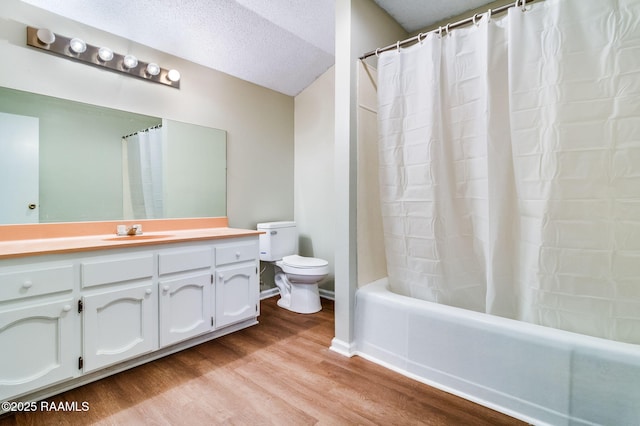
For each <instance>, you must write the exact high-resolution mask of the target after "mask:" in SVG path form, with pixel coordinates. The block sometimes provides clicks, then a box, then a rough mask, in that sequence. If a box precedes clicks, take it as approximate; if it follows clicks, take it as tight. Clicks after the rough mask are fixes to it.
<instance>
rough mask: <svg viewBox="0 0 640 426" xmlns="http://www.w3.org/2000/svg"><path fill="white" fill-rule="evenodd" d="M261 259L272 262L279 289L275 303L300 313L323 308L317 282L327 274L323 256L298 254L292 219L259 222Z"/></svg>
mask: <svg viewBox="0 0 640 426" xmlns="http://www.w3.org/2000/svg"><path fill="white" fill-rule="evenodd" d="M258 230H259V231H262V234H261V235H260V260H262V261H264V262H270V263H272V264H273V265H274V268H275V276H274V282H275V284H276V286H277V287H278V290H279V291H280V300H278V306H280V307H281V308H284V309H288V310H290V311H293V312H297V313H301V314H312V313H315V312H318V311H320V310H321V309H322V306H321V304H320V295H319V292H318V283H319V282H320V281H322V280H323V279H324V278H325V277H326V276H327V275H328V274H329V263H328V262H327V261H326V260H324V259H318V258H315V257H304V256H299V255H297V254H296V253H297V252H298V231H297V228H296V224H295V222H268V223H259V224H258Z"/></svg>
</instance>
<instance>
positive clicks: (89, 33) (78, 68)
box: [0, 0, 294, 228]
mask: <svg viewBox="0 0 640 426" xmlns="http://www.w3.org/2000/svg"><path fill="white" fill-rule="evenodd" d="M27 25H30V26H34V27H44V28H49V29H50V30H52V31H53V32H56V33H58V34H62V35H65V36H76V37H81V38H83V39H84V40H85V41H86V42H87V43H89V44H92V45H108V46H110V47H111V48H112V49H113V50H114V51H116V52H118V53H132V54H134V55H136V56H137V57H138V58H140V59H141V60H144V61H148V62H151V61H155V62H158V63H159V64H161V66H163V67H165V68H176V69H178V70H179V71H180V73H181V74H182V80H181V89H180V90H176V89H173V88H171V87H167V86H163V85H160V84H154V83H150V82H148V81H143V80H140V79H137V78H130V77H127V76H124V75H121V74H118V73H114V72H109V71H107V70H103V69H98V68H95V67H91V66H87V65H85V64H81V63H77V62H73V61H70V60H66V59H64V58H60V57H57V56H54V55H49V54H46V53H44V52H42V51H39V50H36V49H33V48H30V47H27V46H26V26H27ZM0 57H2V66H0V86H4V87H9V88H13V89H18V90H25V91H30V92H35V93H40V94H45V95H50V96H55V97H59V98H65V99H71V100H75V101H79V102H86V103H90V104H95V105H100V106H105V107H110V108H115V109H121V110H125V111H132V112H137V113H140V114H147V115H153V116H158V117H163V118H168V119H171V120H177V121H183V122H187V123H192V124H198V125H202V126H207V127H214V128H220V129H224V130H226V131H227V132H228V135H227V137H228V138H227V167H228V183H227V185H228V187H227V189H228V190H227V194H228V195H227V201H228V204H227V216H228V217H229V222H230V225H231V226H234V227H242V228H254V227H255V225H256V223H258V222H263V221H268V220H273V219H275V218H291V217H293V177H294V173H293V161H294V159H293V106H294V102H293V98H292V97H290V96H286V95H283V94H280V93H277V92H274V91H272V90H269V89H265V88H263V87H259V86H257V85H254V84H251V83H248V82H245V81H243V80H239V79H237V78H234V77H231V76H229V75H227V74H224V73H221V72H217V71H214V70H211V69H208V68H205V67H202V66H200V65H197V64H195V63H192V62H188V61H185V60H182V59H179V58H177V57H174V56H171V55H168V54H165V53H163V52H159V51H157V50H154V49H151V48H148V47H146V46H143V45H139V44H136V43H133V42H131V41H129V40H126V39H123V38H120V37H117V36H114V35H112V34H109V33H106V32H103V31H99V30H96V29H94V28H91V27H88V26H86V25H83V24H81V23H78V22H75V21H71V20H68V19H66V18H63V17H60V16H58V15H54V14H52V13H48V12H45V11H43V10H41V9H38V8H35V7H33V6H31V5H27V4H24V3H22V2H21V1H19V0H2V1H1V2H0Z"/></svg>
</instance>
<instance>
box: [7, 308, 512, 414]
mask: <svg viewBox="0 0 640 426" xmlns="http://www.w3.org/2000/svg"><path fill="white" fill-rule="evenodd" d="M275 302H276V297H273V298H270V299H267V300H263V301H262V304H261V313H262V315H261V316H260V318H259V320H260V324H259V325H257V326H254V327H250V328H248V329H245V330H242V331H240V332H237V333H234V334H231V335H228V336H224V337H222V338H219V339H217V340H214V341H211V342H208V343H204V344H201V345H199V346H196V347H194V348H191V349H188V350H185V351H182V352H180V353H177V354H174V355H170V356H167V357H165V358H162V359H160V360H157V361H154V362H151V363H149V364H146V365H143V366H140V367H137V368H134V369H131V370H128V371H125V372H122V373H119V374H117V375H114V376H111V377H108V378H106V379H103V380H100V381H98V382H95V383H91V384H89V385H86V386H83V387H80V388H77V389H74V390H71V391H68V392H66V393H63V394H61V395H58V396H56V397H53V398H51V399H50V400H49V401H58V402H59V401H71V402H73V401H76V402H77V403H78V406H81V404H82V403H83V402H87V403H88V405H89V410H88V411H86V412H35V413H18V414H14V415H9V416H4V417H1V418H0V426H5V425H54V424H55V425H77V424H83V425H86V424H103V425H137V424H141V425H142V424H144V425H218V424H228V425H296V426H298V425H313V424H321V425H492V426H494V425H521V424H523V423H522V422H520V421H517V420H514V419H512V418H510V417H507V416H505V415H502V414H500V413H497V412H495V411H492V410H489V409H487V408H484V407H481V406H479V405H476V404H474V403H472V402H468V401H465V400H463V399H461V398H458V397H455V396H452V395H450V394H447V393H445V392H442V391H439V390H436V389H433V388H431V387H429V386H426V385H424V384H421V383H419V382H416V381H414V380H411V379H408V378H406V377H404V376H401V375H399V374H397V373H394V372H392V371H390V370H387V369H385V368H383V367H380V366H378V365H376V364H373V363H371V362H369V361H367V360H364V359H362V358H360V357H353V358H346V357H343V356H341V355H338V354H336V353H334V352H333V351H330V350H329V349H328V347H329V345H330V342H331V339H332V338H333V304H332V302H330V301H326V300H323V310H322V311H321V312H319V313H317V314H313V315H300V314H295V313H292V312H289V311H286V310H284V309H281V308H279V307H277V306H276V303H275Z"/></svg>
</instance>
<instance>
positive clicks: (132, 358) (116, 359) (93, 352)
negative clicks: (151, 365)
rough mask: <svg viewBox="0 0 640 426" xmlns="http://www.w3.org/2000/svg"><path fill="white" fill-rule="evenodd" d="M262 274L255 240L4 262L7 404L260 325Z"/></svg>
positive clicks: (0, 375)
mask: <svg viewBox="0 0 640 426" xmlns="http://www.w3.org/2000/svg"><path fill="white" fill-rule="evenodd" d="M36 260H38V261H36ZM258 265H259V250H258V237H257V235H251V236H243V237H233V238H230V237H225V238H223V239H222V240H217V239H206V240H198V241H191V242H189V241H186V242H176V243H170V244H151V245H146V246H144V247H128V248H127V247H120V248H113V249H110V250H92V251H79V252H76V253H68V254H51V255H40V256H34V257H33V258H29V257H22V258H17V259H11V258H9V259H0V400H4V401H6V400H36V399H42V398H46V397H48V396H51V395H53V394H56V393H59V392H61V391H64V390H67V389H71V388H73V387H76V386H79V385H82V384H84V383H88V382H89V381H93V380H96V379H98V378H101V377H106V376H108V375H111V374H114V373H115V372H118V371H122V370H124V369H127V368H131V367H133V366H135V365H139V364H142V363H145V362H149V361H151V360H153V359H157V358H160V357H162V356H165V355H168V354H170V353H173V352H177V351H180V350H182V349H185V348H188V347H190V346H194V345H196V344H199V343H202V342H205V341H207V340H211V339H214V338H216V337H219V336H222V335H225V334H228V333H231V332H234V331H236V330H240V329H242V328H245V327H248V326H251V325H254V324H257V316H258V314H259V278H258ZM0 414H1V412H0Z"/></svg>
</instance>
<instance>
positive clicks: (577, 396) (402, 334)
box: [355, 278, 640, 426]
mask: <svg viewBox="0 0 640 426" xmlns="http://www.w3.org/2000/svg"><path fill="white" fill-rule="evenodd" d="M355 312H356V315H355V353H356V354H357V355H360V356H362V357H364V358H367V359H369V360H371V361H373V362H376V363H378V364H381V365H383V366H385V367H388V368H391V369H393V370H395V371H398V372H400V373H402V374H404V375H406V376H409V377H412V378H414V379H416V380H419V381H421V382H423V383H426V384H429V385H431V386H434V387H437V388H440V389H442V390H445V391H447V392H450V393H452V394H455V395H458V396H461V397H463V398H466V399H468V400H471V401H474V402H476V403H478V404H481V405H484V406H486V407H489V408H493V409H494V410H497V411H500V412H502V413H505V414H508V415H511V416H513V417H516V418H518V419H521V420H524V421H526V422H529V423H533V424H551V425H594V424H598V425H600V424H601V425H617V426H619V425H640V346H638V345H631V344H626V343H619V342H612V341H609V340H605V339H599V338H595V337H589V336H583V335H580V334H575V333H570V332H566V331H562V330H556V329H552V328H547V327H542V326H538V325H534V324H528V323H524V322H520V321H514V320H510V319H505V318H501V317H495V316H492V315H487V314H482V313H477V312H471V311H466V310H464V309H459V308H454V307H450V306H444V305H439V304H436V303H431V302H426V301H423V300H417V299H412V298H410V297H405V296H401V295H398V294H395V293H392V292H391V291H390V290H389V288H388V282H387V279H386V278H385V279H382V280H379V281H376V282H374V283H371V284H368V285H366V286H364V287H362V288H360V289H359V290H358V291H357V292H356V310H355Z"/></svg>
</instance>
